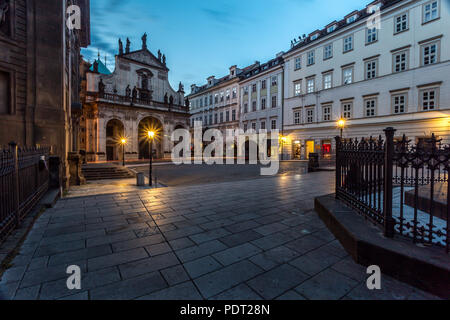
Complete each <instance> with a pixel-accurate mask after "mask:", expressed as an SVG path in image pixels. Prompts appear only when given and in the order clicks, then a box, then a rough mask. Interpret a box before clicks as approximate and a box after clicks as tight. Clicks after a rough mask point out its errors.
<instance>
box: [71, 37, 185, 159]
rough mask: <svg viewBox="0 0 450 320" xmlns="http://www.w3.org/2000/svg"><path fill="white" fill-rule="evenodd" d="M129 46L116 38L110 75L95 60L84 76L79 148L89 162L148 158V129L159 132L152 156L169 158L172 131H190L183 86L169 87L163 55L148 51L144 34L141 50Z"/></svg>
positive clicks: (129, 44)
mask: <svg viewBox="0 0 450 320" xmlns="http://www.w3.org/2000/svg"><path fill="white" fill-rule="evenodd" d="M130 46H131V43H130V41H129V40H128V39H127V41H126V46H125V48H124V47H123V43H122V41H121V40H119V52H118V54H117V55H116V57H115V70H114V71H113V72H112V73H110V74H105V73H102V72H101V69H104V68H100V69H99V61H95V62H94V65H93V67H92V70H88V71H87V73H86V82H85V86H86V87H85V92H84V93H83V96H84V101H83V114H82V116H81V121H80V130H79V131H78V132H79V135H78V144H79V149H80V150H84V151H85V152H86V159H87V161H114V160H122V157H123V154H125V157H126V159H127V160H136V159H148V158H149V152H150V151H149V141H148V139H147V132H148V130H150V129H152V130H154V131H156V132H157V136H156V138H155V141H154V144H153V154H154V156H155V157H156V158H169V157H170V155H171V151H172V146H173V144H172V143H171V141H170V137H171V134H172V132H173V131H174V130H175V129H179V128H188V127H189V113H188V109H187V107H186V106H185V98H184V88H183V85H182V84H181V83H180V84H179V87H178V90H177V91H175V90H174V89H172V87H171V86H170V84H169V80H168V73H169V69H168V68H167V64H166V57H165V55H163V54H162V53H161V52H160V51H158V54H157V56H155V55H153V54H152V53H151V52H150V51H149V50H148V47H147V35H146V34H144V36H143V37H142V47H141V49H139V50H137V51H131V50H130ZM122 139H125V140H126V144H125V146H123V145H122V144H121V140H122ZM123 147H125V150H123V149H122V148H123ZM123 151H124V152H123Z"/></svg>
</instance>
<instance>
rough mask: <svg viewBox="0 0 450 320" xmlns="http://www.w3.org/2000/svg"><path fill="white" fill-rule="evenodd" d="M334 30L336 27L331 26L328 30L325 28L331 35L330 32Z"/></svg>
mask: <svg viewBox="0 0 450 320" xmlns="http://www.w3.org/2000/svg"><path fill="white" fill-rule="evenodd" d="M334 30H336V25H332V26H331V27H328V28H327V33H331V32H333V31H334Z"/></svg>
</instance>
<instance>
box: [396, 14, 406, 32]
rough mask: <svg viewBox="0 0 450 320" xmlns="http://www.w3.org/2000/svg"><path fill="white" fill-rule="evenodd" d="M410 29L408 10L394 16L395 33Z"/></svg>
mask: <svg viewBox="0 0 450 320" xmlns="http://www.w3.org/2000/svg"><path fill="white" fill-rule="evenodd" d="M408 29H409V18H408V12H405V13H402V14H399V15H398V16H395V17H394V34H395V33H400V32H403V31H406V30H408Z"/></svg>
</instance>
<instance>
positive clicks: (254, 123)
mask: <svg viewBox="0 0 450 320" xmlns="http://www.w3.org/2000/svg"><path fill="white" fill-rule="evenodd" d="M252 130H253V131H256V122H252Z"/></svg>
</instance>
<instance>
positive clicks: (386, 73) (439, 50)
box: [283, 0, 450, 159]
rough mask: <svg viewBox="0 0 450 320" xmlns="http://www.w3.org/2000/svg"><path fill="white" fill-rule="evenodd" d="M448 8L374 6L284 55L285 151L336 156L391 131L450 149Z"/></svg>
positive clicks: (436, 4) (440, 4)
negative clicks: (342, 142)
mask: <svg viewBox="0 0 450 320" xmlns="http://www.w3.org/2000/svg"><path fill="white" fill-rule="evenodd" d="M449 15H450V8H449V3H448V2H446V1H443V0H433V1H427V0H422V1H417V0H412V1H409V0H405V1H375V2H372V3H371V4H369V5H368V6H367V8H365V9H363V10H361V11H355V12H352V13H350V14H349V15H348V16H346V17H345V18H344V19H343V20H342V21H339V22H336V21H334V22H332V23H331V24H329V25H328V26H326V27H325V28H324V29H323V30H317V31H314V32H313V33H311V34H310V35H309V36H308V37H306V38H304V39H303V40H300V41H299V42H298V43H294V44H293V47H292V48H291V50H290V51H288V52H287V53H286V54H284V55H283V58H284V61H285V73H284V74H285V76H284V83H285V85H284V96H285V100H284V122H283V125H284V134H285V135H286V136H287V139H286V142H285V146H284V150H285V152H286V153H287V154H289V158H291V159H307V158H308V155H309V153H311V152H317V153H319V154H320V155H321V156H322V157H324V158H329V157H332V154H333V153H334V152H335V139H334V138H335V137H336V136H338V135H339V134H340V129H339V128H338V127H337V121H338V120H339V119H344V120H345V127H344V130H343V137H344V138H354V137H358V138H361V137H369V136H374V137H377V136H378V135H380V134H381V135H383V129H384V128H386V127H394V128H395V129H397V132H396V135H395V136H396V137H400V136H402V135H403V134H405V135H406V137H407V138H408V139H410V140H411V141H413V142H418V141H420V140H421V139H426V138H428V137H430V136H431V134H432V133H434V134H435V135H436V136H437V137H438V138H440V139H442V142H443V143H450V40H449V38H448V37H449V35H450V33H449V32H450V16H449Z"/></svg>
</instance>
